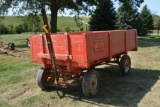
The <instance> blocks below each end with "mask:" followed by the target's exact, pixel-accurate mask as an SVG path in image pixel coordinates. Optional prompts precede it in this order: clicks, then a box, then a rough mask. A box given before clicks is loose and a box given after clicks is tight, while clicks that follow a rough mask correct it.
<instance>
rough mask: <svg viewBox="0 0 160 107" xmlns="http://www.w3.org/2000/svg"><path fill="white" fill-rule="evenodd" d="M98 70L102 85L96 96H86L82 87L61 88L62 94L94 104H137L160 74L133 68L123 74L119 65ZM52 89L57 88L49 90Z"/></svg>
mask: <svg viewBox="0 0 160 107" xmlns="http://www.w3.org/2000/svg"><path fill="white" fill-rule="evenodd" d="M96 70H97V71H98V72H99V75H100V84H99V85H100V86H99V90H98V94H97V95H96V96H94V97H93V98H88V97H85V96H84V95H83V92H82V88H81V87H69V88H67V89H60V90H59V91H61V92H63V94H64V95H62V96H63V97H64V98H66V97H68V98H71V99H73V100H76V101H80V102H86V103H89V104H93V105H105V104H106V105H112V106H137V104H138V103H139V102H140V101H141V100H142V99H143V97H144V96H145V95H146V94H147V93H148V92H149V91H150V89H151V88H152V87H153V85H154V84H155V83H156V82H157V81H158V79H159V76H160V71H152V70H141V69H132V70H131V73H130V74H129V75H128V76H121V73H120V72H118V71H119V69H118V67H115V66H114V67H113V66H110V67H106V68H103V69H102V68H96ZM50 91H55V89H50V90H48V91H47V92H50ZM63 97H62V98H63Z"/></svg>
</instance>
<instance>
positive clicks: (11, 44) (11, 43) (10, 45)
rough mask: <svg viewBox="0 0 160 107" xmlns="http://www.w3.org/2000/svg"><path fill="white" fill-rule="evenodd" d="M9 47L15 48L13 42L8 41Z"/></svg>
mask: <svg viewBox="0 0 160 107" xmlns="http://www.w3.org/2000/svg"><path fill="white" fill-rule="evenodd" d="M8 48H9V50H14V49H15V45H14V43H13V42H10V43H8Z"/></svg>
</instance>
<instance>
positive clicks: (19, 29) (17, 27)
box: [15, 24, 25, 34]
mask: <svg viewBox="0 0 160 107" xmlns="http://www.w3.org/2000/svg"><path fill="white" fill-rule="evenodd" d="M15 32H16V33H17V34H21V33H22V32H25V29H24V26H23V24H19V25H17V26H16V27H15Z"/></svg>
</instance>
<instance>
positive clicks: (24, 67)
mask: <svg viewBox="0 0 160 107" xmlns="http://www.w3.org/2000/svg"><path fill="white" fill-rule="evenodd" d="M30 34H32V33H23V34H14V35H1V37H0V41H3V42H4V43H3V44H7V43H8V42H10V41H13V42H14V43H15V45H16V50H15V51H14V52H15V53H16V54H17V55H18V57H13V56H10V55H6V54H0V106H2V107H46V106H48V107H75V106H76V107H98V106H102V107H103V106H104V107H106V106H140V107H146V106H147V107H151V106H154V107H155V106H159V105H160V102H159V99H160V90H159V88H160V80H159V77H160V66H159V65H160V44H159V39H160V38H159V37H157V36H156V37H155V38H152V39H151V40H150V39H149V38H150V37H147V38H146V39H143V38H139V40H138V43H139V49H138V51H137V52H129V56H130V57H131V61H132V70H131V73H130V75H128V76H122V75H121V73H120V72H119V69H118V66H115V65H112V64H111V65H101V66H98V67H96V70H97V71H98V73H99V75H100V84H99V85H100V87H99V91H98V94H97V96H95V97H93V98H87V97H85V96H84V95H83V92H82V89H81V87H68V88H67V89H58V92H59V93H60V94H61V95H63V94H64V96H61V98H59V96H58V95H57V92H56V88H52V89H49V90H45V91H42V90H41V89H39V87H38V86H37V83H36V73H37V70H38V69H39V68H40V67H41V65H39V64H35V63H32V62H31V60H30V50H29V48H27V47H26V46H25V45H26V44H25V39H26V38H27V37H28V35H30Z"/></svg>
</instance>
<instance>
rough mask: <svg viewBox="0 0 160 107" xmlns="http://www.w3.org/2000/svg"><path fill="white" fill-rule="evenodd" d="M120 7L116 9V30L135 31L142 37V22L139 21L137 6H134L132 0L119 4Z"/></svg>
mask: <svg viewBox="0 0 160 107" xmlns="http://www.w3.org/2000/svg"><path fill="white" fill-rule="evenodd" d="M120 5H121V6H120V7H119V8H118V20H117V24H118V28H119V29H137V31H138V35H142V32H141V31H142V25H143V22H142V20H141V19H140V16H139V13H138V9H137V5H136V4H134V1H133V0H127V2H125V3H121V4H120ZM138 6H139V5H138Z"/></svg>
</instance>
